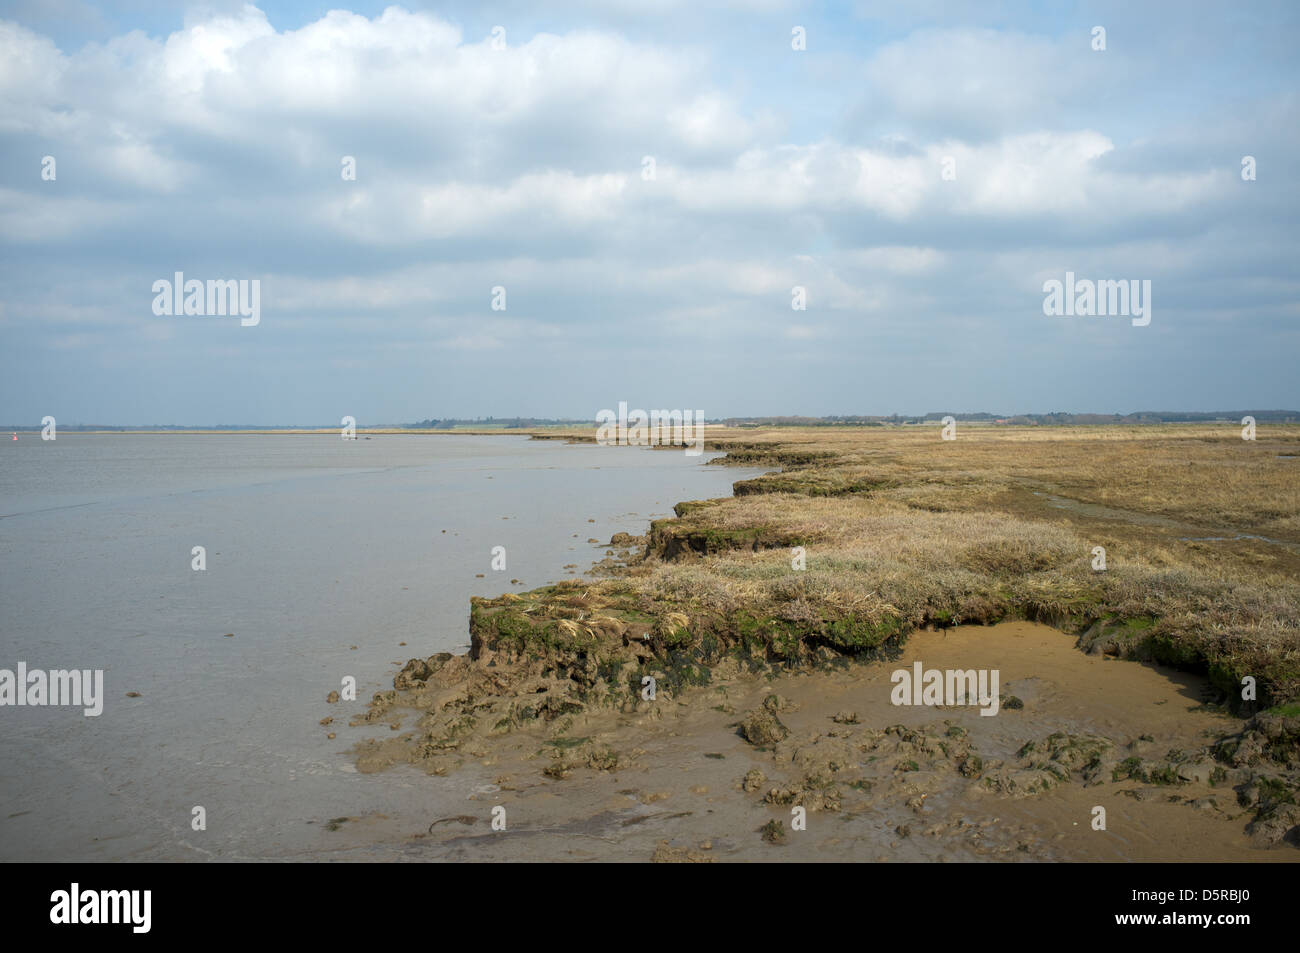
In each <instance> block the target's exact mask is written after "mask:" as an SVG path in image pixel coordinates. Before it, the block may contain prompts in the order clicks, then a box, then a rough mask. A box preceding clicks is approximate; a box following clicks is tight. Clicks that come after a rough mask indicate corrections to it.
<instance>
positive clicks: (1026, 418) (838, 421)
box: [721, 410, 1300, 427]
mask: <svg viewBox="0 0 1300 953" xmlns="http://www.w3.org/2000/svg"><path fill="white" fill-rule="evenodd" d="M948 416H951V417H953V418H954V419H956V420H961V421H979V422H984V423H993V424H1019V425H1022V426H1032V425H1052V424H1055V425H1058V426H1064V425H1067V424H1075V425H1078V424H1179V423H1202V422H1211V421H1240V420H1241V418H1243V417H1254V418H1255V420H1256V421H1257V422H1260V423H1262V422H1264V421H1272V422H1275V423H1277V422H1283V423H1286V422H1295V421H1297V420H1300V411H1295V410H1217V411H1210V412H1207V413H1198V412H1194V411H1172V410H1170V411H1164V410H1142V411H1136V412H1134V413H1131V414H1067V413H1061V412H1057V413H1051V414H1007V415H999V414H987V413H978V414H958V413H929V414H921V415H913V416H907V415H903V414H890V415H889V416H883V415H879V414H863V415H857V416H840V415H835V416H830V417H727V418H725V419H724V420H722V421H721V423H724V424H726V425H727V426H728V427H885V426H901V425H904V424H926V423H936V422H938V421H940V420H942V419H943V418H944V417H948Z"/></svg>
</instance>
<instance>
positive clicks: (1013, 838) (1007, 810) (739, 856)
mask: <svg viewBox="0 0 1300 953" xmlns="http://www.w3.org/2000/svg"><path fill="white" fill-rule="evenodd" d="M736 458H737V459H736V462H745V463H752V462H754V461H753V460H752V458H750V457H748V456H746V455H745V454H743V453H740V454H736ZM810 462H812V463H814V464H815V463H816V461H810ZM800 465H801V464H800V463H799V462H795V463H794V464H793V467H787V468H786V469H785V471H784V473H782V474H773V478H774V479H784V480H787V481H788V480H789V473H790V472H791V470H794V471H795V472H796V475H797V470H798V467H799V466H800ZM803 465H807V463H805V464H803ZM832 472H833V471H832ZM818 479H824V477H822V476H821V474H818ZM751 482H752V481H751ZM878 488H879V487H878V485H877V484H873V485H872V486H871V488H870V489H869V490H866V491H861V490H853V491H850V492H854V493H861V496H860V497H855V498H854V503H855V505H861V506H863V507H864V508H867V509H868V510H869V511H872V512H874V511H875V510H878V509H879V508H880V507H882V506H884V505H885V504H886V503H887V501H886V500H883V499H879V498H877V499H874V500H873V499H872V498H871V496H870V495H869V494H870V493H871V492H872V491H874V490H876V489H878ZM737 490H738V493H739V497H738V498H737V500H736V501H734V503H735V504H739V505H742V506H743V505H744V503H745V500H744V498H745V497H748V496H751V495H754V496H757V495H758V494H753V493H752V488H750V489H748V490H742V488H741V487H740V486H738V487H737ZM788 490H789V487H788V486H785V485H782V486H781V488H780V492H783V493H784V492H788ZM808 495H810V496H817V495H820V494H818V493H815V492H814V493H810V494H808ZM711 502H715V503H716V502H717V501H711ZM795 502H796V504H797V505H799V506H802V507H804V510H801V512H803V511H806V508H807V507H806V504H802V503H798V499H797V497H796V498H795ZM708 506H709V504H708V503H705V504H681V505H679V507H678V517H677V519H676V520H669V521H664V522H663V523H662V524H660V523H657V524H655V526H653V527H652V528H651V532H650V533H649V534H648V535H647V536H646V537H641V538H636V537H623V538H620V539H616V540H612V541H611V543H615V542H617V543H619V544H622V547H621V548H620V547H617V546H616V547H614V548H613V549H611V557H610V558H609V559H607V560H606V562H605V564H603V565H600V566H597V567H594V570H593V576H592V578H589V579H584V580H567V581H565V582H562V583H560V584H557V585H555V586H548V587H543V588H542V589H539V590H534V591H533V592H528V593H521V594H507V595H505V596H503V597H501V598H499V599H475V600H473V606H472V609H471V621H470V632H471V649H470V652H469V653H468V654H466V655H463V656H452V655H447V654H442V655H436V656H431V657H428V658H423V659H412V660H411V661H410V662H408V663H407V664H406V666H405V667H404V668H403V669H402V671H401V672H400V673H399V674H398V675H397V676H396V678H395V679H394V688H393V690H391V691H385V692H380V693H377V694H376V695H375V696H374V698H373V699H371V701H370V704H369V705H368V706H367V707H366V709H365V710H364V711H362V712H358V713H357V714H356V716H355V717H354V718H353V719H352V722H351V725H352V727H354V728H361V729H364V728H366V727H380V726H382V727H384V728H385V729H387V730H386V731H385V732H383V734H382V735H376V734H375V733H373V732H370V733H368V735H369V736H368V737H366V738H365V739H364V740H361V741H359V742H357V744H356V746H355V748H354V753H355V758H356V765H357V768H358V770H360V771H362V772H378V771H384V770H387V769H390V768H393V767H394V766H397V765H410V766H414V767H415V768H417V769H419V770H421V771H423V772H425V773H427V774H428V775H431V776H434V777H436V778H438V779H440V780H441V779H448V780H451V781H452V783H453V784H454V785H455V786H456V787H457V789H461V790H463V791H464V792H465V793H464V795H463V796H464V798H465V801H464V809H463V811H458V812H452V811H446V812H443V811H441V810H440V809H439V810H438V811H435V812H434V813H436V814H437V816H429V817H420V818H406V817H403V818H389V817H383V818H366V817H365V816H364V815H361V816H358V817H355V818H350V819H337V820H339V821H340V822H341V825H340V826H342V822H350V823H347V824H346V826H347V828H348V830H349V831H350V832H352V836H361V833H360V832H361V831H362V830H363V829H364V830H367V831H368V833H367V834H366V835H365V836H370V837H377V838H380V839H383V840H385V841H396V842H400V843H404V844H406V845H408V848H409V850H410V853H411V857H412V858H413V859H425V858H427V859H461V860H470V859H481V860H508V859H531V860H552V859H569V860H593V859H594V860H629V861H646V860H655V861H695V862H709V861H714V860H717V861H724V860H782V859H791V860H840V861H848V860H867V861H888V860H896V861H978V860H1010V861H1024V860H1031V861H1032V860H1038V861H1059V860H1097V861H1144V860H1145V861H1155V860H1163V861H1180V860H1183V861H1212V860H1219V861H1223V860H1231V861H1287V860H1290V861H1295V860H1300V850H1297V849H1296V847H1297V845H1300V807H1298V806H1297V803H1296V801H1297V797H1296V793H1297V791H1298V790H1300V710H1296V706H1294V705H1291V704H1289V703H1288V702H1287V701H1286V700H1283V701H1282V703H1281V704H1275V705H1272V706H1271V707H1270V708H1268V709H1263V708H1262V706H1258V705H1257V706H1254V707H1253V708H1252V707H1250V706H1246V707H1244V708H1243V706H1242V705H1240V704H1234V703H1233V702H1234V701H1235V700H1234V699H1231V698H1227V697H1225V694H1224V691H1223V683H1224V678H1223V675H1222V674H1221V673H1220V675H1219V676H1218V677H1217V678H1216V677H1214V673H1213V671H1212V670H1207V669H1206V668H1205V666H1200V669H1201V670H1200V671H1198V670H1197V669H1198V666H1197V665H1196V664H1184V665H1181V666H1179V668H1174V667H1169V666H1166V665H1162V664H1159V663H1160V662H1161V661H1170V659H1169V658H1168V657H1167V656H1166V657H1164V658H1161V657H1158V656H1159V653H1152V652H1150V651H1149V650H1147V649H1145V648H1144V646H1147V645H1149V644H1157V645H1158V644H1159V643H1158V642H1157V643H1150V642H1147V641H1144V640H1145V639H1148V638H1149V636H1148V632H1149V630H1152V629H1154V631H1155V633H1156V634H1157V635H1159V633H1160V632H1161V631H1162V630H1161V629H1160V628H1158V627H1157V626H1158V625H1159V618H1158V617H1156V620H1155V621H1154V622H1153V621H1152V617H1151V616H1147V615H1140V616H1138V621H1137V622H1134V620H1133V619H1125V618H1122V617H1117V616H1116V614H1115V613H1114V612H1109V611H1108V612H1105V613H1102V612H1098V613H1096V617H1095V618H1090V617H1088V616H1087V614H1086V613H1083V614H1078V613H1076V614H1075V615H1073V616H1072V617H1067V618H1065V619H1063V621H1065V622H1066V623H1067V624H1066V625H1064V626H1061V627H1053V626H1050V625H1044V624H1041V622H1036V621H1033V620H1032V613H1026V612H1018V611H993V612H987V613H984V614H983V615H982V616H981V614H980V613H978V612H972V611H965V612H949V611H944V610H939V611H936V612H934V613H933V615H932V617H930V618H920V619H917V618H911V619H908V618H905V617H903V616H902V614H901V612H900V611H899V610H898V608H897V607H896V606H894V605H892V604H888V603H886V604H885V609H887V610H893V612H892V613H891V612H889V611H872V610H866V609H863V608H862V607H861V606H857V607H855V608H854V610H853V611H852V612H842V611H838V609H839V607H838V605H834V606H831V607H829V608H828V606H826V605H820V606H819V605H817V604H816V603H815V602H813V600H812V599H811V598H810V597H809V596H808V595H807V594H806V593H804V592H802V591H801V592H800V593H799V597H798V602H799V606H800V612H799V613H790V612H785V613H784V614H773V615H771V616H762V615H759V614H757V613H755V614H753V615H746V614H745V613H739V614H738V613H737V612H735V611H727V610H725V609H720V608H718V607H717V606H716V605H714V604H713V603H710V602H709V600H708V598H707V595H706V596H705V597H700V596H698V595H697V594H696V591H694V590H692V591H690V592H689V593H687V594H682V593H673V592H667V593H665V592H664V591H663V590H664V585H663V581H662V578H661V577H660V576H655V575H654V574H655V573H661V574H662V573H663V572H664V571H665V570H664V569H663V566H664V565H665V564H667V565H671V566H676V565H678V564H681V563H689V564H691V568H690V571H691V572H693V573H699V572H705V573H708V572H710V571H711V572H712V573H713V574H714V575H722V574H725V573H726V572H727V571H731V572H733V573H738V572H742V571H743V572H746V573H752V572H755V571H756V570H753V569H751V568H750V566H749V562H748V561H745V560H741V564H742V569H739V570H738V569H735V568H734V566H733V567H732V568H731V569H730V570H728V568H727V566H728V565H729V564H728V563H727V562H726V560H728V559H732V560H733V561H734V560H736V559H738V558H739V557H738V556H737V550H740V551H742V552H748V553H749V554H750V556H751V557H752V558H753V559H754V560H761V559H763V558H765V556H772V557H773V559H769V561H768V563H767V564H765V565H766V566H770V567H771V569H772V571H777V570H776V567H777V566H784V567H785V568H784V569H783V570H780V571H783V572H787V573H790V572H792V571H791V570H790V568H789V566H786V565H785V564H786V563H787V562H788V559H789V557H788V551H789V550H790V549H791V548H792V546H795V545H799V544H800V543H803V542H805V540H802V539H799V538H798V537H797V536H796V535H792V534H788V533H785V534H783V533H782V532H781V530H780V528H779V527H777V528H773V527H770V526H758V527H754V528H752V529H747V530H742V531H739V532H738V531H737V530H736V529H735V527H734V525H733V524H730V523H723V522H722V521H717V522H715V523H714V524H713V525H711V526H710V525H701V523H700V519H701V515H700V514H701V511H702V510H703V511H705V512H708ZM809 542H810V548H811V547H812V545H815V540H813V541H809ZM738 543H739V545H738ZM769 551H779V552H776V553H772V552H769ZM763 571H764V572H766V571H768V570H767V569H766V568H765V569H764V570H763ZM794 572H797V570H795V571H794ZM1042 572H1043V569H1042V567H1041V566H1038V565H1032V566H1030V567H1029V568H1027V569H1025V570H1024V573H1023V575H1024V576H1025V578H1026V579H1028V580H1030V581H1032V582H1034V583H1036V584H1039V585H1041V584H1042V583H1043V581H1044V577H1043V576H1042ZM1035 573H1039V575H1038V576H1035V575H1034V574H1035ZM693 578H694V577H692V579H693ZM796 578H799V580H800V581H799V583H798V585H800V586H801V587H802V586H803V585H804V583H803V578H805V577H796ZM998 584H999V585H1000V586H1002V587H1003V588H1004V589H1005V585H1006V582H1005V576H1003V577H1000V578H999V580H998ZM965 598H967V599H968V600H969V601H970V603H971V604H978V601H979V600H978V596H977V594H969V593H968V595H967V596H966V597H965ZM809 606H811V610H810V609H809ZM963 607H964V606H963ZM963 616H965V618H963ZM972 616H975V621H977V622H979V623H982V624H969V623H967V624H963V623H964V622H966V620H967V619H970V618H971V617H972ZM1062 628H1065V629H1067V630H1069V631H1062ZM1153 655H1154V656H1156V657H1153ZM1173 661H1175V662H1177V659H1174V660H1173ZM916 663H920V664H921V666H922V667H923V668H925V669H927V670H928V669H937V670H955V671H967V670H982V671H989V670H994V671H996V672H997V673H998V676H999V679H1000V681H999V688H998V694H999V698H998V701H999V705H998V710H997V713H996V714H995V715H993V716H991V717H990V716H987V715H981V714H980V708H979V707H978V706H972V705H953V704H939V705H935V704H924V705H899V704H895V703H894V702H895V700H896V697H895V696H893V694H892V692H891V689H893V687H894V680H893V679H891V676H892V675H893V673H895V672H899V671H911V670H912V668H913V666H914V665H915V664H916ZM1275 691H1276V690H1275ZM651 696H652V697H651ZM1268 700H1269V701H1271V702H1276V701H1278V699H1277V698H1276V697H1274V698H1270V699H1268ZM431 780H432V779H431ZM438 803H439V804H441V803H443V801H442V799H438Z"/></svg>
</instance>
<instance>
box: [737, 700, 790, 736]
mask: <svg viewBox="0 0 1300 953" xmlns="http://www.w3.org/2000/svg"><path fill="white" fill-rule="evenodd" d="M769 697H776V696H769ZM740 734H741V737H743V738H744V739H745V740H746V741H748V742H749V743H750V744H751V745H760V746H767V745H775V744H779V743H780V742H782V741H784V740H785V739H786V737H787V736H789V734H790V729H788V728H787V727H786V726H785V725H783V724H782V723H781V719H779V718H777V717H776V715H774V714H772V712H771V710H770V709H768V708H767V707H766V706H764V707H763V708H755V709H754V710H753V711H751V712H750V713H749V714H747V715H746V716H745V718H744V720H743V721H741V723H740Z"/></svg>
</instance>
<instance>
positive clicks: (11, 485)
mask: <svg viewBox="0 0 1300 953" xmlns="http://www.w3.org/2000/svg"><path fill="white" fill-rule="evenodd" d="M5 436H6V441H5V442H4V443H3V444H2V445H0V668H7V669H11V670H12V669H14V668H16V666H17V663H18V662H19V661H23V662H26V663H27V665H28V667H29V668H33V669H34V668H39V669H62V668H77V669H103V670H104V672H105V675H104V679H105V684H104V695H105V706H104V713H103V714H102V715H100V716H99V717H98V718H87V717H84V716H83V715H82V713H81V710H80V709H73V708H30V707H3V708H0V764H3V766H4V767H3V769H2V772H0V859H3V860H28V859H51V860H105V861H108V860H202V859H231V860H235V859H259V858H265V859H294V858H324V857H330V856H340V857H359V856H364V857H373V856H376V852H377V851H378V852H379V856H382V849H381V848H375V849H369V850H366V849H361V850H358V849H355V848H354V849H352V850H350V851H347V850H345V851H338V850H337V849H336V845H337V844H338V843H339V841H338V839H337V838H334V839H331V838H330V835H328V834H325V833H323V832H322V830H321V826H320V824H319V819H321V818H329V817H333V816H341V815H347V814H355V813H357V812H360V811H391V812H395V813H400V812H403V811H408V812H409V811H419V810H425V809H428V808H429V802H430V800H431V799H432V800H437V799H439V798H444V799H445V798H453V797H456V796H462V797H463V795H458V794H457V792H456V791H455V789H454V782H449V781H447V780H446V779H438V778H432V779H426V778H424V777H423V775H420V776H419V777H418V778H415V777H412V774H413V772H407V773H403V772H401V771H398V772H390V773H385V774H381V775H372V776H363V775H359V774H357V773H355V771H354V770H353V767H352V762H351V758H350V757H349V756H348V753H347V751H348V748H349V747H350V744H351V742H352V741H353V740H356V739H357V738H359V737H361V736H362V735H360V734H358V732H359V731H361V729H349V728H347V727H346V721H347V716H348V715H349V714H350V713H352V712H355V711H358V710H360V708H361V705H360V704H355V703H354V704H350V705H349V704H344V705H339V706H327V705H325V704H324V698H325V696H326V694H328V692H329V691H330V690H332V689H337V688H339V684H340V679H341V678H342V677H343V676H345V675H352V676H354V677H355V678H356V680H357V686H358V689H357V694H358V698H359V699H362V700H364V699H368V698H369V697H370V695H371V694H373V693H374V692H375V691H379V690H381V689H386V688H391V687H392V684H391V679H392V674H393V672H394V671H395V669H396V667H398V666H399V665H400V664H401V663H402V662H404V661H405V660H406V659H407V658H410V657H414V656H425V655H429V654H432V653H434V652H439V651H451V652H461V651H464V650H465V649H466V648H467V647H468V616H469V597H470V596H471V595H497V594H499V593H501V592H504V591H509V590H511V589H514V590H515V591H520V590H521V589H524V588H533V587H536V586H540V585H543V584H545V583H547V582H550V581H554V580H556V579H560V578H563V577H564V576H566V575H568V574H569V573H568V571H567V570H565V569H564V568H563V567H564V566H565V565H567V564H570V563H575V564H577V566H578V569H579V571H580V572H581V571H585V570H586V569H587V568H588V567H589V566H590V565H591V563H592V562H593V561H595V560H598V559H600V558H601V557H602V556H603V555H604V552H605V547H604V546H597V545H592V544H589V543H587V542H586V540H587V539H588V538H589V537H595V538H597V539H600V540H601V541H603V542H608V540H609V537H610V535H611V534H612V533H615V532H620V531H626V532H631V533H641V532H643V531H644V530H645V529H646V526H647V523H648V521H649V520H650V519H652V518H656V517H659V516H664V515H670V514H671V509H672V505H673V504H674V503H675V502H677V501H679V500H687V499H699V498H704V497H716V496H728V495H730V492H731V483H732V481H733V480H737V479H743V478H745V477H747V476H750V475H752V474H753V473H757V472H759V471H737V470H734V469H731V468H727V469H722V468H719V467H705V466H703V465H702V463H703V461H704V460H706V459H708V457H709V456H711V455H706V456H704V457H687V456H685V455H684V454H683V453H680V452H676V451H650V450H642V449H637V448H601V447H596V446H568V445H564V444H561V443H558V442H551V441H530V440H528V439H526V438H522V437H505V436H503V437H468V436H466V437H457V436H397V435H394V436H376V437H374V438H373V439H371V440H356V441H343V440H341V439H339V437H338V436H337V435H332V436H324V435H321V436H302V435H293V436H290V435H285V436H260V435H259V436H251V435H250V436H237V435H221V436H197V435H180V434H176V435H78V434H68V433H65V434H60V435H59V437H58V439H57V440H56V441H42V440H40V438H39V435H36V434H23V435H22V436H21V437H20V439H19V440H18V441H16V442H13V441H9V440H8V439H7V437H8V435H5ZM444 530H445V532H444ZM194 546H204V547H206V549H207V570H206V571H205V572H195V571H193V570H192V569H191V558H192V557H191V555H190V553H191V549H192V548H193V547H194ZM494 546H504V547H505V548H506V554H507V568H506V571H505V572H494V571H493V570H492V569H491V551H492V547H494ZM476 573H483V574H484V576H485V578H483V579H478V578H475V574H476ZM512 578H518V579H519V580H520V581H521V582H522V583H523V585H522V586H512V585H511V584H510V580H511V579H512ZM227 632H230V633H234V638H226V637H225V633H227ZM401 642H405V643H407V644H406V646H405V647H402V646H400V645H399V643H401ZM352 646H356V648H355V650H354V649H352ZM127 692H139V693H140V697H139V698H127V697H126V693H127ZM325 714H332V715H334V716H335V717H336V718H339V719H340V721H342V722H343V724H344V727H343V728H341V729H339V730H338V735H339V737H338V738H337V739H336V740H334V741H328V740H326V738H325V729H322V728H321V727H320V726H319V724H318V721H319V719H320V718H321V717H323V716H324V715H325ZM195 805H202V806H203V807H204V808H205V809H206V811H207V825H208V829H207V830H206V831H203V832H195V831H192V830H191V828H190V818H191V810H192V808H193V807H194V806H195ZM307 820H314V821H316V823H314V824H308V823H306V822H307Z"/></svg>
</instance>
